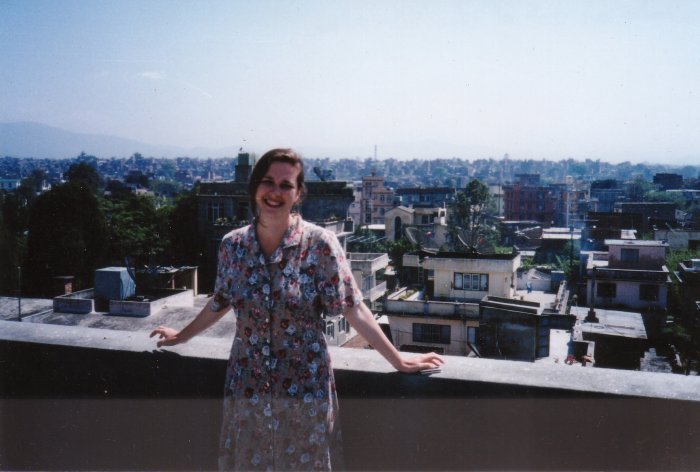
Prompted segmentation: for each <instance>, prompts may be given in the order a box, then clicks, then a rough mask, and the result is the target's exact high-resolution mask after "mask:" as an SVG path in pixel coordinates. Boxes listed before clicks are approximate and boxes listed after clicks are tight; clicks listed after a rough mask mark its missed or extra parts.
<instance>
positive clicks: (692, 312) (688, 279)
mask: <svg viewBox="0 0 700 472" xmlns="http://www.w3.org/2000/svg"><path fill="white" fill-rule="evenodd" d="M673 274H674V277H675V278H676V280H677V281H678V294H679V298H680V301H681V307H680V309H681V313H680V315H681V320H680V321H681V323H682V324H683V326H685V327H687V328H697V327H698V324H697V323H698V320H699V318H700V259H691V260H689V261H682V262H679V263H678V266H677V270H676V271H674V273H673Z"/></svg>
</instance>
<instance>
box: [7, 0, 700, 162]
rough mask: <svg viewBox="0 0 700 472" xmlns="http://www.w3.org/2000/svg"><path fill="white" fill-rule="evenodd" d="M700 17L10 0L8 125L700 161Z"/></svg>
mask: <svg viewBox="0 0 700 472" xmlns="http://www.w3.org/2000/svg"><path fill="white" fill-rule="evenodd" d="M698 24H700V2H696V1H675V2H666V1H631V2H626V1H590V2H573V1H534V0H525V1H505V0H504V1H485V0H473V1H467V0H464V1H462V0H455V1H438V2H428V1H389V0H386V1H379V2H375V1H359V0H357V1H342V2H322V1H285V2H282V1H279V2H272V1H262V2H242V1H240V2H239V1H205V2H191V1H164V0H157V1H156V0H154V1H148V2H140V1H133V0H127V1H119V2H117V1H106V2H92V1H87V0H63V1H60V2H55V1H45V0H37V1H17V0H4V1H3V2H1V3H0V80H1V81H2V84H3V86H2V87H1V88H0V122H5V123H7V122H37V123H44V124H46V125H49V126H53V127H57V128H60V129H63V130H66V131H70V132H74V133H86V134H105V135H111V136H119V137H121V138H125V139H130V140H136V141H140V142H143V143H146V144H150V145H154V146H173V147H180V148H209V149H223V148H234V149H238V148H239V147H243V148H244V149H246V150H250V151H252V152H258V153H259V152H262V151H264V150H266V149H268V148H270V147H277V146H292V147H295V148H296V149H298V150H299V151H301V152H302V154H305V155H308V156H310V157H326V156H327V157H331V158H346V157H349V158H352V157H361V158H364V157H370V156H373V155H374V146H375V145H376V146H377V149H378V153H377V154H378V157H379V158H397V159H413V158H451V157H459V158H462V159H481V158H489V157H491V158H497V159H500V158H502V156H503V155H504V154H506V153H508V154H509V155H510V157H511V158H512V159H518V160H524V159H548V160H561V159H567V158H573V159H576V160H585V159H593V160H597V159H601V160H604V161H609V162H622V161H631V162H650V163H660V164H670V165H673V164H675V165H684V164H691V165H692V164H697V163H698V162H700V133H698V132H697V130H698V129H700V81H699V80H698V77H700V50H698V48H697V44H700V28H698V27H697V25H698ZM104 157H107V156H104Z"/></svg>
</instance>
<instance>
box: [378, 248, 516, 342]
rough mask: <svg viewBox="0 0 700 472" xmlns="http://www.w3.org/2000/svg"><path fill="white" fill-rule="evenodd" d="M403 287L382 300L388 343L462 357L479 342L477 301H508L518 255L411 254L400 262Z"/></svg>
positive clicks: (510, 295)
mask: <svg viewBox="0 0 700 472" xmlns="http://www.w3.org/2000/svg"><path fill="white" fill-rule="evenodd" d="M403 265H404V269H405V270H406V272H405V273H406V274H407V275H406V278H405V279H402V280H406V281H407V282H408V284H409V287H417V290H416V289H411V288H409V287H404V288H402V289H400V290H399V291H397V292H395V293H393V294H391V295H390V296H388V297H387V298H386V300H385V301H384V309H383V314H384V315H386V316H387V318H388V320H389V329H390V333H391V339H392V342H393V343H394V345H395V346H396V347H397V348H398V349H401V350H404V351H419V352H420V351H438V352H443V353H445V354H453V355H461V356H467V355H471V354H472V352H473V351H475V346H477V343H478V330H479V301H480V300H481V299H482V298H484V297H485V296H487V295H490V296H498V297H505V298H511V297H512V296H513V295H514V293H515V285H514V284H515V277H516V270H517V267H518V266H519V265H520V255H519V254H506V255H481V254H466V253H445V252H439V253H437V254H433V253H427V252H421V251H419V252H415V253H411V254H405V255H404V258H403Z"/></svg>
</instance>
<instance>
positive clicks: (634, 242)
mask: <svg viewBox="0 0 700 472" xmlns="http://www.w3.org/2000/svg"><path fill="white" fill-rule="evenodd" d="M605 245H606V246H644V247H668V243H667V242H665V241H656V240H653V239H652V240H647V239H606V240H605Z"/></svg>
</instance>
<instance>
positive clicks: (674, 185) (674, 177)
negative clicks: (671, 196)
mask: <svg viewBox="0 0 700 472" xmlns="http://www.w3.org/2000/svg"><path fill="white" fill-rule="evenodd" d="M654 183H655V184H656V185H658V186H659V188H660V189H661V190H673V189H679V188H683V176H682V175H680V174H671V173H666V172H659V173H656V174H654Z"/></svg>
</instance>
